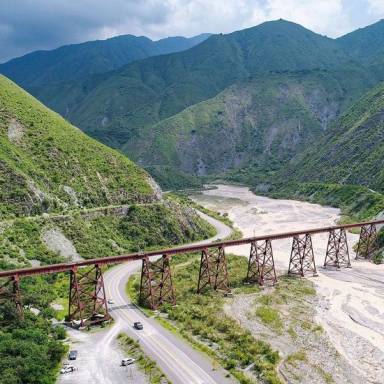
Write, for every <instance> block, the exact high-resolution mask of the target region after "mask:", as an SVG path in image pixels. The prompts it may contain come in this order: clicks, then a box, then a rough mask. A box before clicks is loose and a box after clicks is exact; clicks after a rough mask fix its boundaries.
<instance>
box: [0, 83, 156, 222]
mask: <svg viewBox="0 0 384 384" xmlns="http://www.w3.org/2000/svg"><path fill="white" fill-rule="evenodd" d="M155 199H156V196H155V192H154V190H153V188H152V187H151V184H150V182H149V176H148V174H147V173H146V172H145V171H143V170H142V169H140V168H139V167H137V166H136V165H135V164H133V163H132V162H131V161H130V160H129V159H127V158H126V157H125V156H123V155H122V154H119V153H117V152H116V151H113V150H112V149H110V148H107V147H105V146H104V145H102V144H100V143H98V142H96V141H95V140H93V139H91V138H89V137H87V136H86V135H84V134H83V133H82V132H81V131H79V130H78V129H77V128H75V127H73V126H71V125H70V124H68V123H67V122H66V121H65V120H64V119H62V118H61V117H60V116H58V115H57V114H56V113H53V112H52V111H50V110H48V109H47V108H46V107H44V106H43V105H42V104H40V103H39V102H38V101H36V100H35V99H33V98H32V97H31V96H30V95H28V94H27V93H26V92H24V91H23V90H21V89H20V88H19V87H17V86H16V85H15V84H13V83H12V82H11V81H9V80H8V79H6V78H4V77H1V76H0V218H1V217H7V216H10V215H17V216H19V215H33V214H40V213H42V212H47V211H63V210H65V209H66V208H67V207H79V206H80V207H81V206H84V207H88V208H89V207H97V206H102V205H110V204H129V203H135V202H149V201H153V200H155Z"/></svg>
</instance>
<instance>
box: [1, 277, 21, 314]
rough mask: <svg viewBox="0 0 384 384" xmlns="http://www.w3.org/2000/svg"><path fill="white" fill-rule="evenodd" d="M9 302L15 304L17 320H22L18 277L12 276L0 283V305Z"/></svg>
mask: <svg viewBox="0 0 384 384" xmlns="http://www.w3.org/2000/svg"><path fill="white" fill-rule="evenodd" d="M7 301H11V302H13V303H14V304H15V306H16V310H17V314H18V316H19V319H21V320H22V319H23V318H24V314H23V304H22V301H21V294H20V279H19V276H18V275H14V276H12V277H10V278H8V279H6V280H5V281H4V282H3V283H1V282H0V304H4V303H5V302H7Z"/></svg>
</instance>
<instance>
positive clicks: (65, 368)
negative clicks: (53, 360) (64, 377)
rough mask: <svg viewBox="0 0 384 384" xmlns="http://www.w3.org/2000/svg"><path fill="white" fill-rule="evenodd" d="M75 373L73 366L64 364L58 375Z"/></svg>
mask: <svg viewBox="0 0 384 384" xmlns="http://www.w3.org/2000/svg"><path fill="white" fill-rule="evenodd" d="M75 371H76V368H75V367H74V366H73V365H68V364H65V365H64V366H63V368H61V370H60V373H61V374H65V373H72V372H75Z"/></svg>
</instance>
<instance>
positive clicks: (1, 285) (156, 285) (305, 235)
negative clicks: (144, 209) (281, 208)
mask: <svg viewBox="0 0 384 384" xmlns="http://www.w3.org/2000/svg"><path fill="white" fill-rule="evenodd" d="M379 225H384V220H376V221H367V222H360V223H353V224H343V225H336V226H328V227H321V228H308V229H305V230H301V231H293V232H282V233H275V234H270V235H262V236H254V237H248V238H243V239H239V240H228V241H221V242H212V243H210V244H204V245H190V246H180V247H174V248H166V249H159V250H153V251H148V252H139V253H131V254H126V255H118V256H111V257H103V258H97V259H88V260H82V261H78V262H73V263H61V264H53V265H45V266H39V267H33V268H23V269H16V270H8V271H1V272H0V279H1V280H0V304H1V303H4V302H5V301H6V300H12V301H13V302H14V303H15V305H16V307H17V309H18V311H19V313H20V316H22V312H23V306H22V299H21V292H20V284H19V282H20V279H22V278H24V277H27V276H34V275H41V274H49V273H60V272H70V292H69V314H68V319H69V320H79V322H80V325H82V326H83V325H85V323H86V322H91V323H92V322H99V321H104V320H106V319H108V318H109V313H108V306H107V297H106V294H105V288H104V281H103V273H102V266H105V265H113V264H120V263H124V262H128V261H134V260H142V272H141V286H140V300H141V302H142V304H144V305H146V306H148V307H150V308H151V309H157V308H158V307H159V306H161V305H162V304H163V303H165V302H169V303H171V304H175V303H176V297H175V292H174V288H173V284H172V273H171V267H170V264H171V258H172V256H174V255H178V254H185V253H196V252H201V261H200V271H199V279H198V283H197V292H198V293H203V292H204V291H205V290H207V289H214V290H220V291H223V292H224V293H228V292H229V291H230V286H229V278H228V271H227V260H226V252H225V250H226V249H227V248H229V247H232V246H237V245H243V244H250V257H249V263H248V272H247V276H245V280H246V281H247V282H249V283H257V284H259V285H274V284H275V283H276V282H277V275H276V271H275V264H274V258H273V248H272V242H273V241H274V240H279V239H287V238H292V249H291V256H290V261H289V269H288V275H291V276H302V277H303V276H305V274H307V273H312V274H313V275H316V273H317V271H316V265H315V259H314V253H313V247H312V236H313V235H316V234H320V233H329V239H328V245H327V251H326V255H325V260H324V266H325V267H335V268H342V267H350V266H351V263H350V257H349V250H348V245H347V233H346V231H347V230H348V229H353V228H361V231H360V238H359V243H358V247H357V252H356V257H357V258H363V259H370V258H371V257H372V254H373V253H374V251H375V250H376V248H377V226H379ZM152 260H153V261H152ZM85 267H88V268H85Z"/></svg>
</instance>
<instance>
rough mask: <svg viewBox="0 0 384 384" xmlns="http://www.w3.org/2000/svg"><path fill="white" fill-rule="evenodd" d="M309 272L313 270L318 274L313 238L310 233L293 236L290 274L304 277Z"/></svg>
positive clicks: (315, 274)
mask: <svg viewBox="0 0 384 384" xmlns="http://www.w3.org/2000/svg"><path fill="white" fill-rule="evenodd" d="M307 272H312V273H313V276H317V271H316V264H315V257H314V254H313V247H312V239H311V235H310V234H308V233H307V234H305V235H298V236H294V237H293V242H292V251H291V257H290V259H289V268H288V275H291V276H292V275H299V276H302V277H304V276H305V274H306V273H307Z"/></svg>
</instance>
